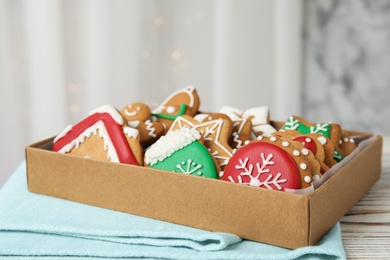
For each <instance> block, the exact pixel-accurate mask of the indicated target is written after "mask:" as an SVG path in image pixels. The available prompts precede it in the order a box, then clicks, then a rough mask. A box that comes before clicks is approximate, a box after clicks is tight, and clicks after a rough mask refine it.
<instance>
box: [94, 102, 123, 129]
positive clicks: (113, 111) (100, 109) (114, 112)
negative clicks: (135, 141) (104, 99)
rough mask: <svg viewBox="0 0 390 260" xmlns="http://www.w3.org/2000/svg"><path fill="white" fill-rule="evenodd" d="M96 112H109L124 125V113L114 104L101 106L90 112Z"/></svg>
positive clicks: (116, 120)
mask: <svg viewBox="0 0 390 260" xmlns="http://www.w3.org/2000/svg"><path fill="white" fill-rule="evenodd" d="M95 113H99V114H103V113H108V114H110V116H111V117H112V118H113V119H114V120H115V122H117V123H118V124H120V125H123V117H122V115H121V114H120V113H119V112H118V110H116V109H115V108H114V107H113V106H110V105H104V106H100V107H98V108H96V109H95V110H92V111H91V113H89V115H93V114H95Z"/></svg>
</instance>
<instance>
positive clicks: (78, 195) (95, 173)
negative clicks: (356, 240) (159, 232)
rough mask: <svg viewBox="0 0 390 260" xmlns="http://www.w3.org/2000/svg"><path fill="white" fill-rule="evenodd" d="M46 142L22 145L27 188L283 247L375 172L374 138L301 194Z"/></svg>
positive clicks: (347, 203)
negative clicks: (72, 151)
mask: <svg viewBox="0 0 390 260" xmlns="http://www.w3.org/2000/svg"><path fill="white" fill-rule="evenodd" d="M354 134H359V135H364V133H358V132H354ZM52 140H53V138H50V139H47V140H43V141H41V142H38V143H36V144H33V145H31V146H28V147H27V148H26V159H27V178H28V189H29V191H31V192H35V193H39V194H44V195H49V196H54V197H58V198H63V199H66V200H72V201H76V202H81V203H85V204H89V205H94V206H98V207H103V208H108V209H112V210H117V211H122V212H127V213H131V214H135V215H141V216H146V217H149V218H154V219H159V220H164V221H169V222H172V223H177V224H182V225H186V226H191V227H195V228H200V229H205V230H210V231H218V232H228V233H233V234H236V235H238V236H240V237H242V238H244V239H249V240H255V241H259V242H264V243H268V244H273V245H277V246H282V247H286V248H298V247H303V246H308V245H315V244H316V243H317V242H318V241H319V240H320V239H321V238H322V237H323V236H324V235H325V234H326V233H327V232H328V231H329V230H330V229H331V228H332V227H333V226H334V225H335V224H336V223H337V222H338V221H339V220H340V219H341V218H342V217H343V216H344V215H345V214H346V213H347V212H348V210H349V209H350V208H351V207H352V206H353V205H354V204H355V203H356V202H357V201H358V200H359V199H360V198H361V197H362V196H363V195H364V194H365V193H366V192H367V191H368V190H369V189H370V188H371V186H373V185H374V183H375V182H376V181H377V180H378V179H379V178H380V174H381V153H382V137H381V136H377V137H376V138H375V140H374V141H373V142H372V143H370V144H369V145H368V146H367V147H366V148H364V150H363V151H361V152H360V153H359V154H358V155H357V156H356V157H355V158H354V159H352V160H351V161H350V162H349V163H348V164H347V165H346V166H344V167H343V168H342V169H341V170H340V171H339V172H337V173H336V174H335V175H334V176H332V177H331V178H330V179H329V180H327V181H326V182H325V183H324V184H323V185H322V186H320V187H319V188H318V189H316V190H315V191H314V192H312V193H310V194H308V195H298V194H292V193H286V192H280V191H273V190H267V189H263V188H256V187H249V186H245V185H239V184H235V183H229V182H226V181H222V180H214V179H207V178H201V177H196V176H189V175H184V174H179V173H173V172H166V171H161V170H154V169H150V168H145V167H139V166H132V165H125V164H119V163H111V162H103V161H97V160H93V159H86V158H81V157H76V156H72V155H64V154H60V153H56V152H52V151H51V146H52Z"/></svg>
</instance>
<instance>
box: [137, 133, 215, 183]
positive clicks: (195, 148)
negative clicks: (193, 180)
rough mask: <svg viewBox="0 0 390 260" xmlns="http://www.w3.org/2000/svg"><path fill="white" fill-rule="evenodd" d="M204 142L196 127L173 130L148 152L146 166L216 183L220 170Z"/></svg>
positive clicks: (146, 153)
mask: <svg viewBox="0 0 390 260" xmlns="http://www.w3.org/2000/svg"><path fill="white" fill-rule="evenodd" d="M201 139H202V136H201V133H200V132H199V131H198V130H197V129H196V128H193V127H192V128H190V127H183V128H180V129H177V130H171V131H169V132H168V133H167V134H166V135H164V136H162V137H161V138H160V139H159V140H158V141H157V142H155V143H154V144H153V145H151V146H150V147H149V149H148V150H147V151H146V152H145V157H144V161H145V165H147V166H149V167H151V168H154V169H160V170H166V171H173V172H177V173H183V174H189V175H195V176H201V177H206V178H213V179H216V178H218V173H219V171H220V168H219V167H218V164H216V161H215V160H214V158H213V157H212V156H211V154H210V153H209V151H208V150H207V148H206V147H205V146H204V145H203V144H202V143H201V142H200V140H201Z"/></svg>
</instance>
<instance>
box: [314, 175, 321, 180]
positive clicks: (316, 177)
mask: <svg viewBox="0 0 390 260" xmlns="http://www.w3.org/2000/svg"><path fill="white" fill-rule="evenodd" d="M313 178H314V180H319V179H320V178H321V177H320V176H319V175H318V174H315V175H313Z"/></svg>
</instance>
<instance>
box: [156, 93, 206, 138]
mask: <svg viewBox="0 0 390 260" xmlns="http://www.w3.org/2000/svg"><path fill="white" fill-rule="evenodd" d="M199 106H200V99H199V96H198V94H197V92H196V89H195V88H194V87H193V86H188V87H186V88H184V89H181V90H178V91H176V92H174V93H172V94H171V95H170V96H169V97H168V98H167V99H165V101H164V102H162V103H161V104H160V105H159V106H158V107H157V108H155V109H154V110H153V111H152V116H153V118H154V120H153V121H157V122H159V123H162V124H164V125H165V133H166V132H167V131H168V130H169V128H170V126H171V125H172V123H173V121H174V120H175V119H176V118H177V117H178V116H182V115H189V116H195V115H196V113H197V112H198V109H199Z"/></svg>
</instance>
